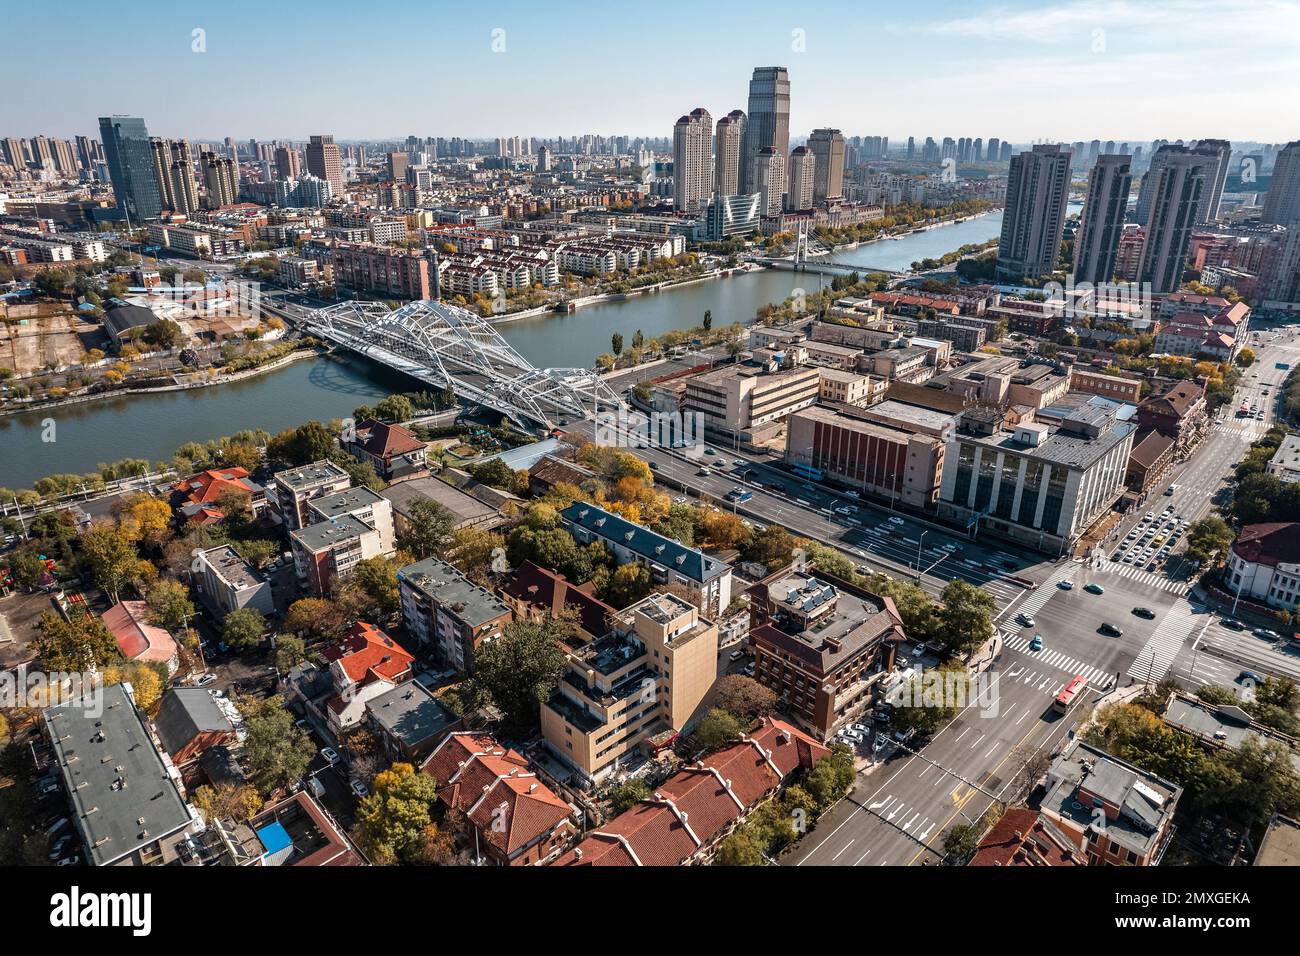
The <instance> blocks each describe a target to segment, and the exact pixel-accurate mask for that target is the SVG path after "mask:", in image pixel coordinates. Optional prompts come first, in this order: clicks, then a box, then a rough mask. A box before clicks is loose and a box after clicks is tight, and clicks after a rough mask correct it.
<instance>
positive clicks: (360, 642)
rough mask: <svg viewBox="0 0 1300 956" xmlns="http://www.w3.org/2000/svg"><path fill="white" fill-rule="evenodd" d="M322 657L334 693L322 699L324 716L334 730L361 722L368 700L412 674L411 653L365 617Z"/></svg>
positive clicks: (413, 668) (401, 682) (395, 685)
mask: <svg viewBox="0 0 1300 956" xmlns="http://www.w3.org/2000/svg"><path fill="white" fill-rule="evenodd" d="M324 657H325V661H326V663H327V665H328V667H329V679H330V682H331V686H332V688H333V693H332V694H330V695H329V696H328V697H327V698H326V699H325V700H324V701H323V702H322V703H323V704H324V707H323V710H324V714H323V716H324V717H325V719H326V721H327V722H328V723H329V726H330V730H332V731H333V732H334V733H335V734H339V733H342V732H343V731H345V730H348V729H350V728H352V727H355V726H357V725H358V724H360V723H361V722H362V720H364V719H365V717H366V705H367V704H369V703H370V702H371V701H372V700H374V699H375V698H377V697H382V696H383V695H384V694H387V693H388V692H389V691H391V690H393V689H394V688H396V687H398V686H400V685H402V684H404V683H406V682H407V681H409V680H410V679H411V678H412V677H413V676H414V674H415V658H414V657H413V656H412V655H411V653H410V652H409V651H407V650H406V649H405V648H404V647H402V646H401V645H400V644H398V643H397V642H396V641H394V640H393V639H392V638H391V637H389V636H388V635H387V634H385V633H384V632H383V631H382V630H381V629H380V628H378V627H376V626H375V625H373V624H370V623H367V622H366V621H357V622H356V623H355V624H353V625H352V627H351V628H349V629H348V632H347V633H346V634H344V635H343V637H341V638H340V639H339V640H338V642H337V643H335V644H332V645H330V646H329V647H327V648H326V649H325V652H324Z"/></svg>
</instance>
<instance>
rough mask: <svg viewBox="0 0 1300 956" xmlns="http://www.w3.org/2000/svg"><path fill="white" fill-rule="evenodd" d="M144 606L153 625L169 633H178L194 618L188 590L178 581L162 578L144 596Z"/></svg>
mask: <svg viewBox="0 0 1300 956" xmlns="http://www.w3.org/2000/svg"><path fill="white" fill-rule="evenodd" d="M144 600H145V604H147V605H148V606H149V616H150V618H151V619H152V620H153V623H155V624H157V625H158V626H159V627H164V628H166V629H167V630H169V631H179V630H182V629H183V628H185V627H186V626H188V624H189V620H190V618H192V617H194V602H192V601H191V600H190V589H189V588H187V587H186V586H185V585H183V584H181V583H180V582H179V581H172V580H170V579H167V578H164V579H163V580H160V581H159V582H158V583H157V584H155V585H154V586H153V587H151V588H150V589H149V590H148V591H146V592H145V595H144Z"/></svg>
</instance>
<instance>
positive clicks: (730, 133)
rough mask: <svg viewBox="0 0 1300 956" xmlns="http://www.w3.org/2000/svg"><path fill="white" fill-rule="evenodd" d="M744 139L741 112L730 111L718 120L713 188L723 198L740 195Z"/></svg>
mask: <svg viewBox="0 0 1300 956" xmlns="http://www.w3.org/2000/svg"><path fill="white" fill-rule="evenodd" d="M744 138H745V113H744V111H743V110H732V111H731V112H730V113H728V114H727V115H726V116H724V117H722V118H721V119H720V120H718V127H717V131H716V133H715V135H714V145H713V154H714V155H713V168H714V179H713V188H714V189H716V190H717V191H718V193H719V194H721V195H723V196H735V195H738V194H739V193H740V163H741V155H742V153H741V144H742V142H743V140H744Z"/></svg>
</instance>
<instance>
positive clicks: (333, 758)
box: [320, 747, 343, 767]
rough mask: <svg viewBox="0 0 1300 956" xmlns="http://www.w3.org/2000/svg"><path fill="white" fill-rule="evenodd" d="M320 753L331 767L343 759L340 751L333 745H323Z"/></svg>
mask: <svg viewBox="0 0 1300 956" xmlns="http://www.w3.org/2000/svg"><path fill="white" fill-rule="evenodd" d="M320 755H321V757H322V758H324V760H325V762H326V763H327V764H329V765H330V766H331V767H332V766H334V765H335V764H336V763H338V762H339V761H340V760H342V759H343V758H342V757H340V756H339V752H338V751H337V750H335V749H334V748H333V747H322V748H321V749H320Z"/></svg>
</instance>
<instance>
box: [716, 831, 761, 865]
mask: <svg viewBox="0 0 1300 956" xmlns="http://www.w3.org/2000/svg"><path fill="white" fill-rule="evenodd" d="M766 863H767V860H766V858H765V857H764V856H763V846H762V844H761V842H760V841H759V840H758V839H757V837H756V836H755V834H754V830H753V829H752V828H750V827H748V826H744V827H741V828H740V829H739V830H736V831H734V832H733V833H731V834H729V835H728V836H727V838H726V839H725V840H723V841H722V843H720V844H719V845H718V853H717V855H716V856H715V857H714V858H713V866H763V865H764V864H766Z"/></svg>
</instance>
